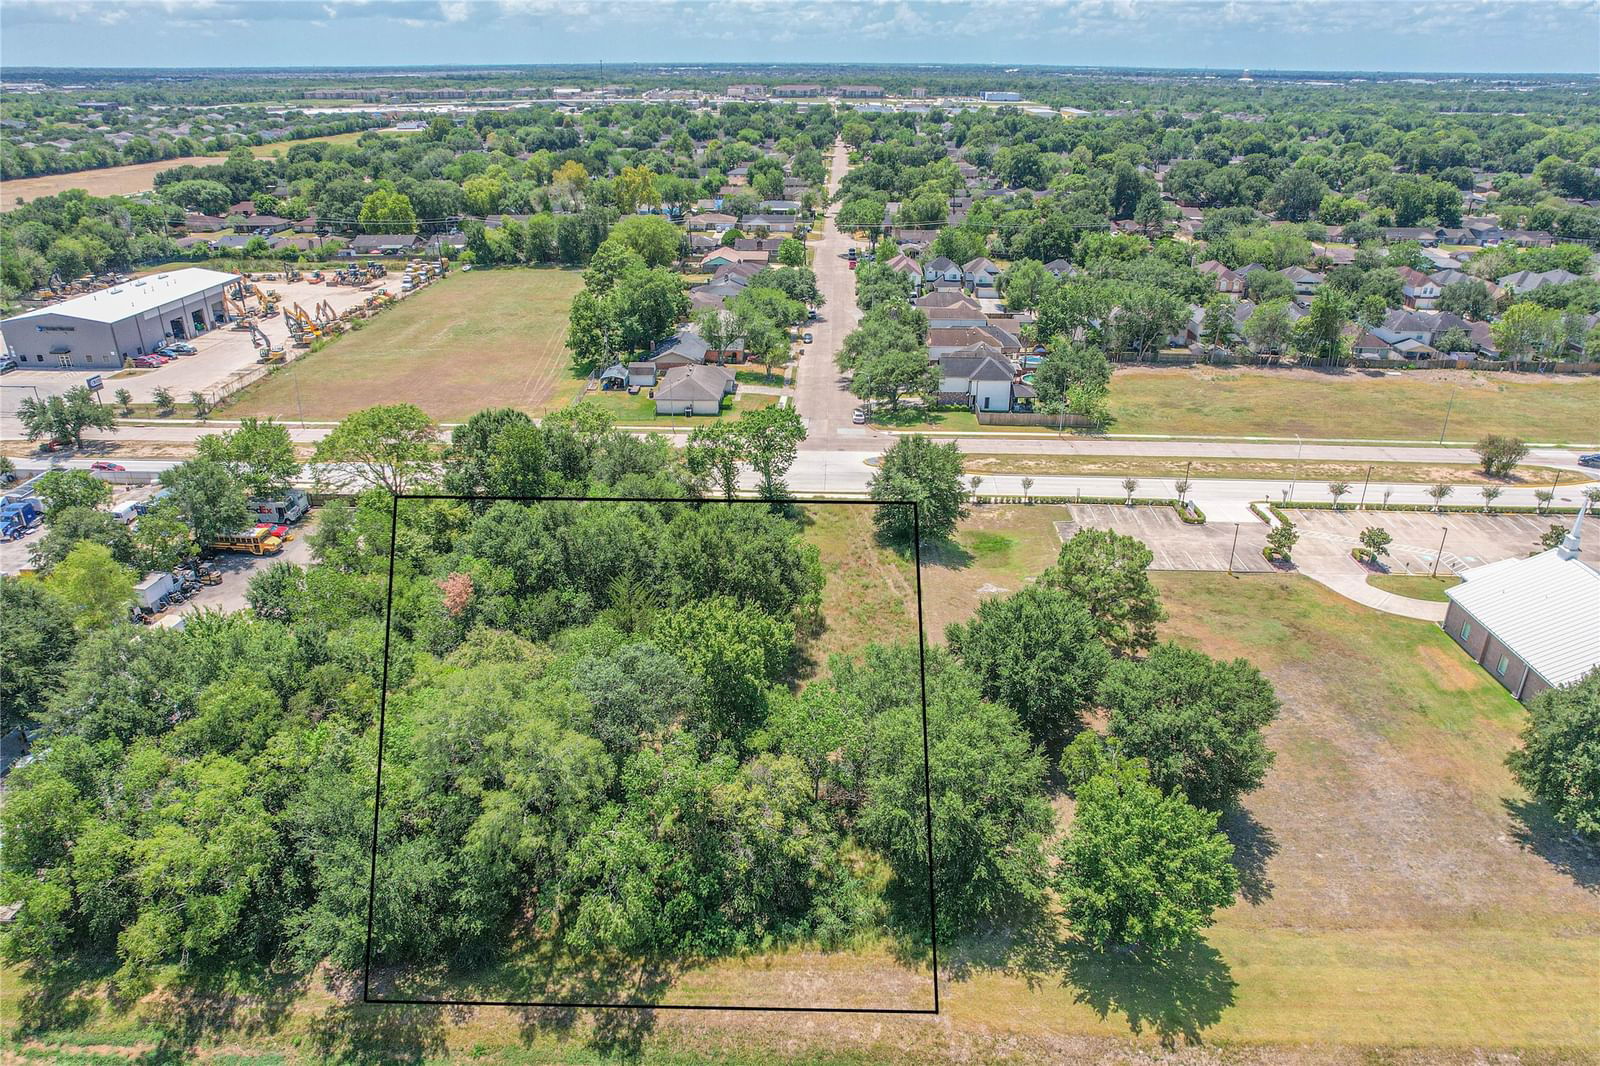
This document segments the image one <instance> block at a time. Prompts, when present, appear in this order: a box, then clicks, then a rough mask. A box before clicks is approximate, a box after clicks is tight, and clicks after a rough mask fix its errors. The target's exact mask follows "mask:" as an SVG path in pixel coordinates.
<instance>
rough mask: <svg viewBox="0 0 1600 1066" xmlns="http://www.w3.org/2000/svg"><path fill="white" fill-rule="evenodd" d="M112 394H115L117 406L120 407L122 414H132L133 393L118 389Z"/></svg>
mask: <svg viewBox="0 0 1600 1066" xmlns="http://www.w3.org/2000/svg"><path fill="white" fill-rule="evenodd" d="M113 395H114V396H116V398H117V406H118V407H121V408H122V413H123V414H124V415H131V414H133V393H131V392H129V391H128V390H127V389H118V390H117V391H116V392H115V393H113Z"/></svg>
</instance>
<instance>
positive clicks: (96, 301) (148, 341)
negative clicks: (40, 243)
mask: <svg viewBox="0 0 1600 1066" xmlns="http://www.w3.org/2000/svg"><path fill="white" fill-rule="evenodd" d="M238 280H239V275H237V274H226V273H223V272H222V271H220V270H205V269H202V268H200V267H189V268H187V269H184V270H174V271H171V272H170V273H166V274H157V275H155V276H154V277H148V278H139V279H138V280H136V281H130V282H128V283H127V284H125V285H117V286H114V287H113V288H109V289H102V290H100V291H99V292H92V293H89V294H88V295H86V296H75V297H73V298H72V299H70V300H63V301H61V302H60V303H57V304H51V305H50V306H49V307H41V308H39V309H38V310H36V311H27V312H24V313H23V314H20V315H14V316H12V317H11V318H8V319H6V320H5V321H4V322H3V323H0V332H3V333H4V335H5V342H6V352H7V354H9V355H10V356H11V357H12V358H14V359H16V361H17V363H18V365H20V366H25V367H27V368H28V369H30V370H56V369H68V370H76V369H83V368H95V369H106V370H118V369H121V367H122V361H123V360H124V359H131V358H132V357H133V356H136V355H142V354H144V353H146V352H151V351H154V350H155V349H157V348H159V347H161V346H162V345H163V344H166V343H167V342H168V341H173V340H184V339H186V338H189V337H193V336H196V335H197V334H200V333H204V332H206V331H207V330H211V329H216V328H217V327H219V326H223V325H226V324H227V321H228V319H227V314H226V312H225V310H224V309H223V303H222V298H223V293H224V292H225V291H226V290H227V288H228V286H230V285H232V284H234V283H235V282H237V281H238Z"/></svg>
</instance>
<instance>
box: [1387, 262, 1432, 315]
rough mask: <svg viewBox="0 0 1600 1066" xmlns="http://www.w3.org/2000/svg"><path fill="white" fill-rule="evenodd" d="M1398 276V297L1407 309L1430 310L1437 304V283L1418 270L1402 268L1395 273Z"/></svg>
mask: <svg viewBox="0 0 1600 1066" xmlns="http://www.w3.org/2000/svg"><path fill="white" fill-rule="evenodd" d="M1395 273H1397V274H1399V275H1400V296H1401V299H1403V300H1404V301H1405V305H1406V306H1407V307H1411V308H1415V309H1416V310H1419V311H1427V310H1431V309H1432V308H1433V307H1435V306H1437V304H1438V303H1439V283H1438V282H1436V281H1434V280H1433V278H1431V277H1429V276H1428V275H1427V274H1424V273H1422V272H1421V271H1420V270H1413V269H1412V268H1411V267H1408V266H1403V267H1400V268H1399V269H1397V270H1396V271H1395Z"/></svg>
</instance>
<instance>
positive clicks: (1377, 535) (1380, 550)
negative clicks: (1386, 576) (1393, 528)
mask: <svg viewBox="0 0 1600 1066" xmlns="http://www.w3.org/2000/svg"><path fill="white" fill-rule="evenodd" d="M1392 543H1394V537H1393V536H1392V535H1391V534H1390V533H1389V531H1388V530H1387V529H1384V528H1383V527H1382V526H1368V527H1367V528H1366V529H1363V530H1362V531H1361V547H1362V548H1364V549H1365V550H1366V552H1367V557H1368V558H1369V559H1371V560H1372V561H1373V562H1377V561H1378V560H1379V559H1380V558H1382V557H1383V556H1385V555H1388V554H1389V545H1390V544H1392Z"/></svg>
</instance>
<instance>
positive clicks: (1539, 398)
mask: <svg viewBox="0 0 1600 1066" xmlns="http://www.w3.org/2000/svg"><path fill="white" fill-rule="evenodd" d="M1452 396H1454V403H1453V406H1452V400H1451V397H1452ZM1110 405H1111V413H1112V414H1113V415H1114V416H1115V417H1116V421H1115V422H1114V423H1113V424H1112V425H1111V426H1110V432H1112V433H1119V434H1120V433H1160V434H1173V435H1178V436H1224V437H1230V436H1266V437H1293V436H1294V435H1295V434H1297V433H1298V434H1301V435H1303V436H1306V437H1348V438H1357V439H1377V440H1425V441H1433V440H1438V439H1439V435H1440V431H1441V430H1445V436H1446V438H1447V439H1449V440H1468V441H1470V440H1476V439H1478V438H1479V437H1481V436H1483V435H1484V434H1486V433H1509V434H1513V435H1516V436H1520V437H1523V438H1524V439H1526V440H1530V441H1535V442H1548V443H1566V442H1571V443H1574V444H1589V443H1594V442H1596V441H1600V417H1597V416H1596V414H1595V412H1596V411H1597V410H1600V377H1576V376H1572V377H1560V378H1550V379H1540V378H1538V377H1536V376H1534V375H1531V374H1471V375H1469V374H1465V373H1460V372H1455V371H1452V372H1449V373H1447V374H1444V373H1425V372H1413V373H1405V374H1400V375H1397V376H1388V375H1378V376H1372V375H1369V374H1364V373H1361V372H1358V371H1338V372H1329V373H1319V372H1315V371H1304V370H1244V369H1238V370H1222V369H1216V368H1208V367H1206V368H1194V369H1178V368H1170V369H1154V368H1151V369H1142V368H1141V369H1129V370H1119V371H1117V372H1116V374H1115V375H1114V376H1113V377H1112V379H1111V393H1110ZM1447 410H1448V411H1449V414H1450V422H1449V426H1448V428H1446V426H1445V413H1446V411H1447Z"/></svg>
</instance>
